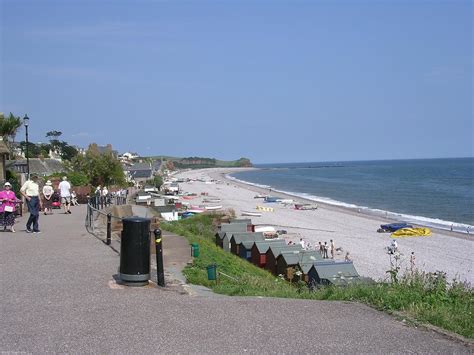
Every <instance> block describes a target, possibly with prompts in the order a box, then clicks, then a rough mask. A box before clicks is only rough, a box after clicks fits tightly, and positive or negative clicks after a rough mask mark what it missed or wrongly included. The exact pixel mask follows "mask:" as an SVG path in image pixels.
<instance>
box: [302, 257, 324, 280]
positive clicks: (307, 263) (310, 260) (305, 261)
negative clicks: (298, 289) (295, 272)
mask: <svg viewBox="0 0 474 355" xmlns="http://www.w3.org/2000/svg"><path fill="white" fill-rule="evenodd" d="M299 256H300V261H299V267H300V270H301V272H302V273H303V275H302V278H301V279H302V280H303V281H304V282H306V283H308V273H309V270H311V268H312V267H313V265H314V263H315V262H317V261H321V262H322V261H324V260H325V259H323V257H322V256H321V254H320V253H319V251H313V250H304V251H302V252H300V254H299Z"/></svg>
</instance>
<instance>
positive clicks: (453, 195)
mask: <svg viewBox="0 0 474 355" xmlns="http://www.w3.org/2000/svg"><path fill="white" fill-rule="evenodd" d="M256 167H257V168H259V170H252V171H245V172H239V173H235V174H232V175H231V178H234V179H237V180H240V181H242V182H246V183H248V184H252V185H256V186H260V187H266V188H271V189H272V190H274V191H279V192H284V193H287V194H290V195H293V196H296V197H304V198H306V199H310V200H313V201H319V202H325V203H329V204H332V205H336V206H342V207H346V208H349V209H354V210H356V211H358V212H361V213H367V214H372V215H379V216H383V217H388V218H391V219H395V220H403V221H407V222H411V223H416V224H420V225H425V226H431V227H436V228H442V229H451V228H453V230H455V231H459V232H467V230H468V227H469V229H470V232H471V233H474V229H473V227H472V225H474V158H456V159H419V160H418V159H417V160H384V161H355V162H350V161H349V162H324V163H291V164H271V165H270V164H268V165H266V164H264V165H256Z"/></svg>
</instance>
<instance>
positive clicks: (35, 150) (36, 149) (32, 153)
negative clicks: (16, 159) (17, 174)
mask: <svg viewBox="0 0 474 355" xmlns="http://www.w3.org/2000/svg"><path fill="white" fill-rule="evenodd" d="M20 149H21V151H22V152H23V153H25V158H38V157H39V156H40V155H41V146H39V145H37V144H34V143H31V142H28V157H27V156H26V141H21V142H20Z"/></svg>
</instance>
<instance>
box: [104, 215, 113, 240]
mask: <svg viewBox="0 0 474 355" xmlns="http://www.w3.org/2000/svg"><path fill="white" fill-rule="evenodd" d="M111 237H112V213H107V242H106V243H105V244H107V245H110V240H111V239H112V238H111Z"/></svg>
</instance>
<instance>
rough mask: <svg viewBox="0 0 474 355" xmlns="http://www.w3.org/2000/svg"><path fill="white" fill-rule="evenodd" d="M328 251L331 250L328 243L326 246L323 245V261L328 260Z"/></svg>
mask: <svg viewBox="0 0 474 355" xmlns="http://www.w3.org/2000/svg"><path fill="white" fill-rule="evenodd" d="M328 249H329V245H328V242H324V245H323V252H324V253H323V259H328Z"/></svg>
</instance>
